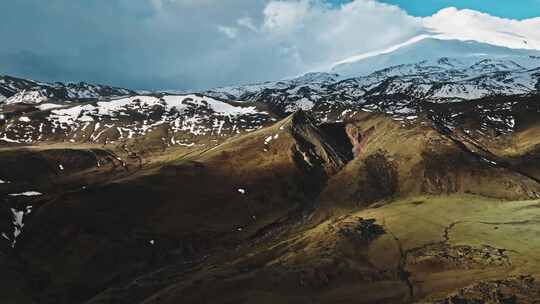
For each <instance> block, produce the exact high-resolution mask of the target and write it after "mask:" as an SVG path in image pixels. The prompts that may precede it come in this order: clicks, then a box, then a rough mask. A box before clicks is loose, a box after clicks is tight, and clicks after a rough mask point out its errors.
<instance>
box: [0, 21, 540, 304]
mask: <svg viewBox="0 0 540 304" xmlns="http://www.w3.org/2000/svg"><path fill="white" fill-rule="evenodd" d="M447 13H449V12H447V11H446V12H445V11H443V12H441V13H440V14H442V15H441V16H438V17H437V18H439V19H436V20H441V19H440V18H443V17H444V14H447ZM465 13H467V12H465ZM443 19H444V18H443ZM432 21H433V20H431V21H430V20H428V21H426V22H428V23H429V22H431V23H433V24H432V28H433V29H432V32H430V33H426V34H425V35H422V36H417V37H414V38H412V39H411V40H408V41H406V42H404V43H402V44H399V45H396V46H394V47H390V48H388V49H386V50H382V51H378V52H371V53H368V54H359V55H354V56H351V57H350V58H347V59H345V60H341V61H339V62H336V63H335V64H333V65H332V66H331V67H328V68H325V69H324V70H320V71H314V72H310V73H306V74H304V75H301V76H298V77H292V78H288V79H283V80H279V81H269V82H264V83H258V84H249V85H239V86H231V87H221V88H213V89H208V90H203V91H193V92H181V93H174V92H173V91H155V92H142V91H136V90H133V89H124V88H116V87H113V86H105V85H94V84H87V83H67V84H64V83H54V84H50V83H44V82H40V81H34V80H28V79H21V78H16V77H11V76H1V77H0V199H1V200H2V202H3V204H1V205H0V269H1V270H2V271H0V282H3V284H0V302H2V303H55V304H56V303H66V304H67V303H70V304H71V303H88V304H90V303H94V304H97V303H437V304H439V303H445V304H451V303H453V304H455V303H537V301H538V299H539V298H540V283H539V282H540V281H539V280H540V262H539V261H538V252H537V251H538V250H537V249H538V247H539V246H540V241H539V240H538V238H537V235H538V231H539V226H538V219H539V218H540V213H539V210H540V209H539V208H538V207H539V204H540V119H539V117H540V116H539V115H540V103H539V101H540V51H539V49H540V45H539V44H538V41H536V40H535V39H534V37H532V38H527V37H525V36H523V35H525V33H522V32H519V31H517V30H516V32H511V31H510V32H501V30H499V31H493V30H491V29H490V28H487V29H486V28H477V29H475V30H474V31H470V32H468V34H467V35H462V36H459V37H456V33H455V32H454V31H453V29H452V28H451V27H450V28H448V27H445V26H446V25H445V23H442V22H432ZM486 31H487V33H488V34H490V35H486ZM523 37H525V39H524V38H523Z"/></svg>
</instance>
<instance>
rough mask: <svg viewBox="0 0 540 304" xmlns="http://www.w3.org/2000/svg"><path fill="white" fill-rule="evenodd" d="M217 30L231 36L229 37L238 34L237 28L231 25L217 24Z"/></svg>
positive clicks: (234, 36)
mask: <svg viewBox="0 0 540 304" xmlns="http://www.w3.org/2000/svg"><path fill="white" fill-rule="evenodd" d="M218 31H220V32H222V33H223V34H225V36H227V37H229V38H231V39H234V38H236V36H238V29H237V28H235V27H232V26H222V25H219V26H218Z"/></svg>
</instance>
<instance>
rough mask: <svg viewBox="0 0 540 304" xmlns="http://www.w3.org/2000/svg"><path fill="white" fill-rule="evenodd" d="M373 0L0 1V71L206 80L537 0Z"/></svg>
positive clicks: (142, 85)
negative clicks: (465, 11)
mask: <svg viewBox="0 0 540 304" xmlns="http://www.w3.org/2000/svg"><path fill="white" fill-rule="evenodd" d="M381 1H382V0H381ZM381 1H376V0H353V1H350V0H349V1H342V0H226V1H225V0H93V1H86V0H47V1H43V0H17V1H0V20H2V23H1V25H0V37H2V46H1V47H0V74H8V75H13V76H19V77H25V78H32V79H37V80H42V81H50V82H52V81H64V82H65V81H87V82H94V83H102V84H110V85H115V86H122V87H128V88H133V89H149V90H153V89H186V90H191V89H204V88H211V87H216V86H226V85H235V84H245V83H253V82H258V81H265V80H276V79H281V78H284V77H290V76H294V75H299V74H301V73H304V72H306V71H310V70H313V69H317V68H318V67H321V66H325V65H328V64H331V63H332V62H337V61H340V60H342V59H344V58H347V57H349V56H353V55H357V54H361V53H365V52H370V51H374V50H378V49H383V48H386V47H389V46H392V45H395V44H398V43H401V42H403V41H406V40H408V39H410V38H412V37H414V36H416V35H418V34H420V33H422V32H423V31H425V25H424V21H423V18H420V17H421V16H430V15H432V14H434V13H436V12H437V11H438V10H439V9H441V8H444V7H448V6H456V7H458V8H473V9H476V10H479V11H485V12H488V13H490V14H492V15H495V16H499V17H502V18H515V19H525V18H530V17H534V16H540V3H539V1H540V0H519V1H507V0H504V1H498V0H497V1H495V0H466V1H465V0H455V1H451V0H438V1H436V0H384V2H381ZM515 3H519V5H517V4H515ZM452 12H454V11H452ZM454 13H455V12H454ZM469 15H470V14H469ZM451 17H452V16H450V17H448V16H447V17H444V18H446V19H445V20H443V21H445V22H448V21H451V19H448V18H451ZM488 17H489V16H488ZM470 18H473V19H474V18H483V19H485V18H486V16H483V15H477V14H472V15H471V16H470ZM435 21H436V22H438V19H436V20H435ZM503 22H506V23H509V24H514V23H515V22H514V21H512V20H506V19H504V20H503ZM524 22H528V21H524ZM518 23H519V22H518ZM529 23H530V22H529ZM520 24H521V23H520Z"/></svg>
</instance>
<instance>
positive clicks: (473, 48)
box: [330, 7, 540, 75]
mask: <svg viewBox="0 0 540 304" xmlns="http://www.w3.org/2000/svg"><path fill="white" fill-rule="evenodd" d="M419 20H420V22H421V24H422V26H423V31H422V32H420V33H418V35H416V36H414V37H412V38H409V39H408V40H406V41H404V42H401V43H398V44H395V45H392V46H390V47H387V48H385V49H381V50H375V51H371V52H367V53H361V54H358V55H354V56H350V57H348V58H345V59H343V60H340V61H338V62H336V63H335V64H334V65H333V67H332V69H330V70H331V71H333V72H337V73H340V74H343V73H344V72H343V68H344V67H345V68H346V69H347V70H348V71H347V72H346V73H345V74H355V75H366V74H369V73H371V72H374V71H376V70H378V69H382V68H385V67H388V66H393V65H399V64H407V63H412V62H417V61H420V60H422V59H435V58H440V57H470V56H476V57H479V56H484V57H491V56H501V55H504V56H509V55H511V56H513V55H518V56H525V57H527V56H529V55H535V56H537V55H538V54H540V52H539V51H540V30H539V29H540V17H539V18H532V19H527V20H511V19H504V18H499V17H494V16H491V15H488V14H484V13H480V12H477V11H473V10H467V9H465V10H459V9H457V8H454V7H450V8H445V9H442V10H440V11H439V12H437V13H436V14H434V15H433V16H430V17H425V18H419ZM528 52H530V53H528ZM404 53H406V54H407V56H403V54H404ZM392 54H396V56H397V55H398V54H399V57H400V58H391V57H392ZM394 57H395V56H394ZM366 61H369V62H370V64H366V63H365V62H366ZM359 62H362V65H363V66H364V67H362V69H361V70H360V71H358V70H357V69H351V67H350V65H352V64H356V63H359ZM373 63H376V64H375V65H376V66H374V67H373V69H369V68H368V69H366V65H367V66H369V65H372V64H373ZM350 72H352V73H350Z"/></svg>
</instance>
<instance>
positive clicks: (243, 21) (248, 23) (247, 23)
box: [236, 17, 258, 32]
mask: <svg viewBox="0 0 540 304" xmlns="http://www.w3.org/2000/svg"><path fill="white" fill-rule="evenodd" d="M236 23H237V24H238V25H239V26H243V27H245V28H247V29H249V30H251V31H254V32H257V31H258V29H257V27H256V26H255V24H254V23H253V19H251V18H250V17H243V18H239V19H238V20H236Z"/></svg>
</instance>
